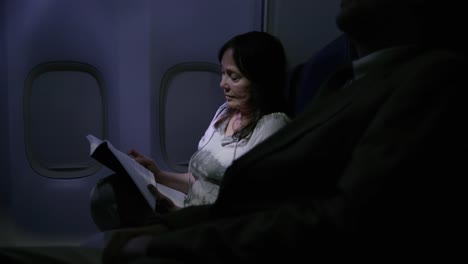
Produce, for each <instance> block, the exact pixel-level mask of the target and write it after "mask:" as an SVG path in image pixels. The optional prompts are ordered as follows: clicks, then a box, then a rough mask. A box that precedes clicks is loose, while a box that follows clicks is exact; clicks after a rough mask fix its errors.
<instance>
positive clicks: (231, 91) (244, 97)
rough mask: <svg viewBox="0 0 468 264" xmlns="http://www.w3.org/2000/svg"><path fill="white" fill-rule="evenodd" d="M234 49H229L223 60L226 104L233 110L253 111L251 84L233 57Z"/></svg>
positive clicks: (223, 86)
mask: <svg viewBox="0 0 468 264" xmlns="http://www.w3.org/2000/svg"><path fill="white" fill-rule="evenodd" d="M232 53H233V51H232V49H227V50H226V51H225V52H224V54H223V57H222V58H221V72H222V75H221V82H220V84H219V85H220V86H221V88H223V91H224V96H225V98H226V102H227V104H228V105H229V107H231V108H235V109H237V110H239V111H241V112H248V111H250V109H251V105H250V104H251V100H250V99H251V91H250V89H251V86H252V85H251V82H250V80H248V79H247V78H246V77H245V76H244V75H242V73H241V72H240V70H239V69H238V68H237V66H236V63H235V62H234V58H233V56H232Z"/></svg>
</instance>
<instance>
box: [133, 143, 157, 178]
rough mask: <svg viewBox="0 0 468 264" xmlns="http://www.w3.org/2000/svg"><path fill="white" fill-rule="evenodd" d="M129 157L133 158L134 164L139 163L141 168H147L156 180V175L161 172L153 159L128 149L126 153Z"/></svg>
mask: <svg viewBox="0 0 468 264" xmlns="http://www.w3.org/2000/svg"><path fill="white" fill-rule="evenodd" d="M127 154H128V155H129V156H131V157H133V158H134V159H135V161H136V162H138V163H140V164H141V165H142V166H143V167H145V168H147V169H148V170H149V171H151V172H152V173H153V174H154V177H155V179H156V177H157V175H158V174H159V173H160V172H161V169H159V167H158V165H157V164H156V161H154V159H152V158H150V157H147V156H145V155H143V154H141V153H140V152H138V151H136V150H135V149H130V150H129V151H128V153H127Z"/></svg>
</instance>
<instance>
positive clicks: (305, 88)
mask: <svg viewBox="0 0 468 264" xmlns="http://www.w3.org/2000/svg"><path fill="white" fill-rule="evenodd" d="M356 57H357V54H356V52H355V51H354V50H353V48H352V46H351V42H350V40H349V38H348V37H347V36H346V35H345V34H341V35H339V36H338V37H336V38H335V39H333V40H332V41H331V42H329V43H328V44H327V45H325V46H324V47H323V48H322V49H320V50H319V51H317V52H315V53H314V54H313V55H312V56H311V57H310V58H309V59H308V60H307V61H305V62H303V63H300V64H298V65H296V66H294V67H293V68H292V69H291V71H290V72H289V77H288V85H287V92H286V93H287V94H286V98H287V99H288V102H289V103H288V104H289V106H288V108H289V111H290V112H289V113H288V114H289V115H290V117H292V118H294V117H295V116H297V115H298V114H299V113H301V112H302V111H303V110H304V108H305V106H306V105H307V104H308V103H309V102H310V101H311V100H312V99H313V98H314V95H315V94H316V92H317V90H318V88H319V87H320V84H321V83H322V82H323V81H324V80H325V79H326V78H327V76H328V75H329V74H330V73H331V72H332V71H333V70H334V69H336V68H337V67H338V66H340V65H342V64H345V63H350V62H351V61H352V60H353V59H355V58H356Z"/></svg>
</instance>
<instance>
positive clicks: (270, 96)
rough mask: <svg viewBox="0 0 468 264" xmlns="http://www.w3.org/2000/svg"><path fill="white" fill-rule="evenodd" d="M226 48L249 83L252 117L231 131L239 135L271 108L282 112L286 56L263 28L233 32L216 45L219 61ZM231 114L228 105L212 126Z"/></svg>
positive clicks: (248, 129) (239, 137)
mask: <svg viewBox="0 0 468 264" xmlns="http://www.w3.org/2000/svg"><path fill="white" fill-rule="evenodd" d="M228 49H232V51H233V59H234V62H235V63H236V66H237V67H238V68H239V70H240V72H241V73H242V74H243V75H244V76H245V77H246V78H247V79H249V81H250V82H251V83H252V87H251V89H250V91H251V100H252V101H251V103H252V106H253V107H254V111H253V114H252V117H251V119H250V121H249V123H248V124H246V125H245V126H244V127H243V128H242V129H241V130H239V131H237V132H236V133H234V135H233V137H236V138H238V139H242V138H246V137H248V136H249V135H250V134H251V133H252V131H253V130H254V129H255V126H256V125H257V122H258V121H259V120H260V118H262V116H264V115H267V114H270V113H274V112H283V113H286V111H287V104H286V100H285V87H286V79H287V59H286V53H285V50H284V47H283V44H282V43H281V41H280V40H279V39H278V38H277V37H275V36H273V35H271V34H269V33H266V32H260V31H250V32H247V33H243V34H240V35H236V36H234V37H233V38H231V39H230V40H228V41H227V42H226V43H225V44H224V45H223V46H222V47H221V48H220V49H219V51H218V60H219V61H220V62H221V59H222V57H223V54H224V53H225V52H226V51H227V50H228ZM233 114H234V109H228V110H227V113H226V114H225V115H223V116H222V117H221V118H220V119H219V120H218V121H217V122H216V123H215V126H216V127H218V126H219V125H220V124H221V123H223V122H224V121H225V120H226V119H228V118H230V117H231V115H233Z"/></svg>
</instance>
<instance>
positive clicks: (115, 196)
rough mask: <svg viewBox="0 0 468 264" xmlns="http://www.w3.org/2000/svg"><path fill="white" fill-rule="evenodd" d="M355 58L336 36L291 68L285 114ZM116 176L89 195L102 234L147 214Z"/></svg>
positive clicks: (127, 180) (136, 222) (124, 181)
mask: <svg viewBox="0 0 468 264" xmlns="http://www.w3.org/2000/svg"><path fill="white" fill-rule="evenodd" d="M355 57H356V54H355V53H354V51H353V50H352V48H351V45H350V42H349V39H348V38H347V37H346V36H345V35H340V36H338V37H337V38H335V39H334V40H332V41H331V42H330V43H328V44H327V45H325V47H324V48H323V49H321V50H319V51H318V52H316V53H314V54H313V55H312V57H310V59H309V60H307V61H305V62H304V63H301V64H299V65H296V66H295V67H293V69H292V71H291V72H290V73H289V78H288V85H287V89H286V98H287V100H288V104H289V106H288V107H289V111H290V113H288V114H289V115H290V116H291V117H292V118H294V117H295V116H296V115H297V114H299V113H300V112H302V111H303V109H304V107H305V106H306V104H307V103H309V102H310V101H311V100H312V99H313V97H314V95H315V93H316V91H317V90H318V88H319V86H320V84H321V83H322V82H323V81H324V80H325V79H326V77H327V76H328V75H329V74H331V72H332V71H333V70H334V69H336V68H337V67H339V66H340V65H342V64H345V63H349V62H351V60H352V59H353V58H355ZM118 176H121V175H118V174H113V175H110V176H108V177H105V178H103V179H101V180H100V181H99V182H98V183H97V185H96V186H95V187H94V188H93V190H92V193H91V201H90V203H91V215H92V218H93V221H94V222H95V224H96V225H97V226H98V228H99V229H100V230H102V231H104V230H109V229H114V228H119V227H131V226H138V225H141V224H144V223H143V222H142V221H145V218H146V217H148V215H150V214H151V212H149V211H148V209H149V208H150V207H149V206H147V203H146V201H145V200H144V198H143V196H142V195H141V193H139V191H138V189H137V187H136V186H134V187H131V188H129V187H128V186H132V185H134V183H133V182H131V180H130V177H122V176H121V177H118ZM130 189H131V190H130Z"/></svg>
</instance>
